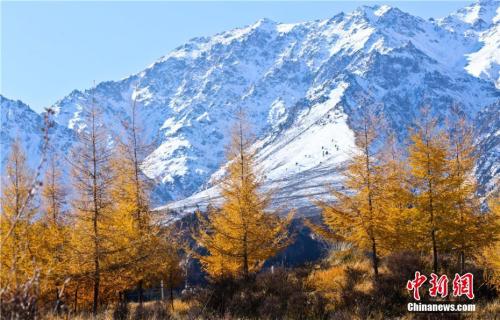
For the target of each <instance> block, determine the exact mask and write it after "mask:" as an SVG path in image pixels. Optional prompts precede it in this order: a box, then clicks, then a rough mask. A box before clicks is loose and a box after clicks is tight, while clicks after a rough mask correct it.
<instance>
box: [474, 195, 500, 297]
mask: <svg viewBox="0 0 500 320" xmlns="http://www.w3.org/2000/svg"><path fill="white" fill-rule="evenodd" d="M488 207H489V212H488V213H486V215H487V216H486V217H487V218H486V219H487V222H488V226H489V229H490V239H491V243H490V244H489V245H488V246H486V247H485V248H483V250H481V255H480V257H479V258H480V259H479V261H480V262H481V265H482V266H483V267H484V269H485V278H486V281H487V283H488V284H489V285H491V286H493V287H495V288H496V289H497V290H500V198H499V196H498V194H496V195H493V196H492V197H491V198H490V200H489V201H488Z"/></svg>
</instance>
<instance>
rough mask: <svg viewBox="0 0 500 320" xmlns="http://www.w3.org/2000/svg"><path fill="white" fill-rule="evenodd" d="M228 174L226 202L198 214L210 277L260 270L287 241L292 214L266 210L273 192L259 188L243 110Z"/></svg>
mask: <svg viewBox="0 0 500 320" xmlns="http://www.w3.org/2000/svg"><path fill="white" fill-rule="evenodd" d="M227 158H228V160H229V164H228V167H227V174H226V176H225V177H224V178H223V179H222V181H221V184H220V185H221V189H222V191H221V193H222V198H223V203H222V205H221V207H220V208H212V209H210V210H209V212H208V217H204V216H203V215H202V214H201V213H200V212H198V219H199V224H200V227H199V232H198V233H197V236H196V240H197V241H198V243H199V245H201V246H202V247H203V248H205V249H206V250H207V251H208V254H207V255H203V256H200V257H199V258H200V260H201V263H202V265H203V268H204V270H205V271H206V272H207V273H208V274H209V275H210V276H211V277H214V278H216V277H221V276H242V277H244V278H247V277H248V276H249V275H250V273H253V272H256V271H258V270H259V269H260V268H261V267H262V265H263V263H264V262H265V261H266V260H267V259H269V258H270V257H272V256H273V255H275V254H276V253H277V252H279V251H280V250H281V249H283V248H284V247H285V246H287V245H288V243H289V240H290V238H289V230H288V229H289V224H290V222H291V219H292V216H293V213H290V214H288V216H287V217H286V218H280V217H279V215H278V212H271V211H270V210H268V208H269V205H270V201H271V196H270V194H265V193H263V192H262V191H261V186H262V180H261V178H260V177H259V176H258V172H257V170H256V168H255V152H254V151H253V150H252V149H251V139H250V138H249V131H248V126H247V124H246V122H245V120H244V116H243V115H242V113H241V112H240V114H239V116H238V122H237V125H236V127H235V128H234V130H233V132H232V135H231V143H230V146H229V148H228V154H227Z"/></svg>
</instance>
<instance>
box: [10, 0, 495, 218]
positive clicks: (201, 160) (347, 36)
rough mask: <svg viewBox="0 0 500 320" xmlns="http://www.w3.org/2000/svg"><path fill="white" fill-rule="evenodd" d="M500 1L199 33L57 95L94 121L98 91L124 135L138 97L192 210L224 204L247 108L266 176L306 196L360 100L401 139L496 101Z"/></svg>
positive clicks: (333, 176) (72, 119) (483, 172)
mask: <svg viewBox="0 0 500 320" xmlns="http://www.w3.org/2000/svg"><path fill="white" fill-rule="evenodd" d="M498 8H499V2H498V1H481V2H477V3H474V4H472V5H471V6H469V7H466V8H464V9H462V10H459V11H458V12H456V13H453V14H451V15H450V16H448V17H445V18H443V19H440V20H433V19H431V20H424V19H421V18H419V17H415V16H412V15H410V14H408V13H405V12H402V11H401V10H399V9H397V8H391V7H389V6H373V7H361V8H359V9H357V10H355V11H354V12H352V13H348V14H345V13H340V14H338V15H335V16H334V17H332V18H331V19H327V20H317V21H310V22H301V23H296V24H281V23H277V22H274V21H271V20H268V19H262V20H259V21H257V22H256V23H254V24H252V25H250V26H247V27H243V28H239V29H235V30H230V31H227V32H223V33H221V34H217V35H214V36H212V37H203V38H195V39H192V40H190V41H189V42H188V43H186V44H184V45H182V46H180V47H178V48H177V49H175V50H173V51H172V52H170V53H169V54H167V55H166V56H164V57H162V58H161V59H159V60H158V61H157V62H155V63H154V64H152V65H151V66H149V67H148V68H146V69H145V70H144V71H142V72H140V73H138V74H135V75H132V76H130V77H128V78H126V79H123V80H120V81H110V82H104V83H101V84H99V85H97V86H96V88H95V89H90V90H87V91H85V92H80V91H73V92H72V93H71V94H69V95H68V96H67V97H65V98H63V99H61V100H60V101H58V102H57V103H56V104H55V105H54V109H55V111H56V115H55V120H56V121H57V123H58V124H59V125H60V126H61V127H66V128H68V129H71V130H84V123H83V121H82V119H81V118H80V115H81V111H82V110H83V108H86V107H88V106H89V105H90V104H91V103H92V99H94V100H95V103H96V104H97V105H98V106H100V108H101V109H102V111H103V116H104V119H105V121H106V123H107V124H108V127H109V129H110V131H112V132H115V133H118V134H119V132H120V130H121V128H120V127H121V121H122V120H124V119H127V118H128V114H129V110H130V106H131V104H132V101H133V100H134V99H136V101H137V106H138V108H139V109H138V110H139V114H140V116H141V122H142V123H143V128H144V129H145V136H146V140H147V141H149V142H153V143H154V144H156V146H157V147H156V149H155V150H154V151H153V152H152V153H151V154H149V156H148V157H147V159H146V160H145V162H144V164H143V170H144V171H145V173H146V174H147V175H148V176H149V177H151V178H152V179H155V180H156V181H157V182H158V186H159V188H160V189H162V190H163V194H164V195H165V199H164V200H165V202H167V201H168V200H178V201H177V202H175V203H174V204H171V205H169V208H177V209H181V208H183V207H186V208H189V207H190V206H191V207H192V206H195V205H197V204H200V203H207V201H216V199H215V198H216V197H217V187H216V186H213V182H214V181H216V179H215V178H216V177H217V176H218V175H220V174H221V170H223V169H220V168H223V165H224V162H225V157H224V146H225V144H226V143H227V140H228V134H227V133H228V130H229V129H230V127H231V126H232V124H233V123H234V121H235V119H234V115H235V114H236V111H237V110H238V109H239V108H240V107H241V108H243V109H244V110H245V111H246V113H247V115H248V116H249V121H250V122H251V123H252V125H253V129H254V131H255V134H256V136H257V137H258V141H257V142H256V144H255V148H256V150H258V157H259V160H260V161H259V162H260V163H261V170H262V172H263V173H264V175H265V176H266V179H267V181H268V183H267V184H266V187H268V188H270V189H273V190H276V197H277V198H278V199H281V201H283V202H287V203H290V201H296V202H297V203H298V205H300V206H303V207H307V203H308V201H309V200H310V198H311V197H315V196H322V195H324V194H326V191H327V188H328V186H330V185H331V184H332V183H335V182H336V181H337V179H338V174H337V172H338V166H339V165H341V164H342V162H343V161H344V160H346V159H347V158H348V157H349V156H350V153H351V151H352V147H353V133H352V131H351V128H352V126H353V125H355V123H356V121H355V120H356V118H357V117H359V115H360V114H361V112H362V108H361V107H360V104H361V101H362V99H370V100H371V101H372V102H373V103H374V104H376V105H378V111H379V112H380V114H381V115H383V116H384V118H385V119H386V120H387V122H388V123H389V125H390V126H391V127H392V128H393V129H394V130H396V131H397V132H398V133H400V135H401V138H403V136H404V135H405V134H407V132H408V127H409V126H410V125H411V123H412V122H413V121H414V120H415V119H416V118H417V117H418V115H419V110H420V108H421V107H422V105H424V104H426V105H428V106H430V107H431V110H432V112H433V113H434V114H435V115H436V116H438V117H441V118H443V117H444V116H446V114H447V113H448V112H449V111H450V109H451V106H452V105H453V104H454V103H455V104H458V105H459V106H460V107H461V108H462V111H463V112H464V113H465V114H466V115H467V116H468V117H469V118H470V119H471V120H474V119H476V118H478V115H479V114H481V116H484V114H485V112H487V111H486V110H490V109H494V110H496V109H498V107H495V106H498V105H495V103H498V101H499V100H500V90H499V88H498V79H499V77H498V70H500V69H499V65H500V59H498V54H499V52H500V51H499V50H497V49H498V44H499V42H500V33H499V32H497V31H498V25H499V17H500V15H499V9H498ZM495 72H496V73H495ZM495 85H497V87H495ZM3 104H4V102H3V100H2V122H3V117H4V116H3V115H4V110H3V109H4V108H3ZM487 106H490V107H487ZM488 108H489V109H488ZM488 114H489V112H488ZM491 121H492V122H491V123H494V121H493V120H491ZM21 128H22V126H21ZM484 130H486V131H488V130H489V131H488V132H484V133H482V135H481V137H485V138H484V139H490V140H488V141H490V142H488V143H487V144H484V145H487V147H485V148H487V149H488V150H492V149H491V148H493V149H495V150H498V141H497V140H498V139H491V137H492V135H493V137H495V136H496V133H495V132H491V130H498V126H496V127H495V128H491V127H489V128H484ZM3 131H4V128H3V127H2V132H3ZM2 143H3V133H2ZM495 163H498V152H485V153H484V156H483V158H482V160H481V161H480V163H479V165H478V171H477V172H478V173H479V174H480V179H482V181H483V182H484V183H485V184H491V182H492V181H496V180H492V178H495V177H497V175H498V172H496V171H498V170H496V171H495V170H490V169H491V167H492V166H491V165H492V164H493V165H494V164H495ZM488 168H490V169H488ZM495 179H496V178H495ZM186 197H190V198H188V199H185V200H182V199H184V198H186Z"/></svg>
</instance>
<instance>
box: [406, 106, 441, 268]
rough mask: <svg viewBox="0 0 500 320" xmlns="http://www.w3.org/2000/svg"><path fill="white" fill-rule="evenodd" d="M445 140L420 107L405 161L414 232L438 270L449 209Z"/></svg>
mask: <svg viewBox="0 0 500 320" xmlns="http://www.w3.org/2000/svg"><path fill="white" fill-rule="evenodd" d="M448 146H449V141H448V139H447V137H446V133H445V132H444V130H442V129H439V128H438V127H437V120H436V119H435V118H432V117H431V116H430V114H429V110H428V109H426V108H424V109H423V110H422V118H421V121H420V123H418V126H417V128H416V131H415V132H414V133H413V134H412V136H411V144H410V147H409V156H408V159H409V164H410V167H411V175H412V177H411V178H412V188H413V189H414V190H415V193H416V195H415V202H414V204H415V206H416V217H415V218H416V219H417V220H416V223H415V226H414V230H415V235H416V236H417V237H418V239H419V241H417V243H420V244H423V247H424V248H423V249H425V250H428V249H430V250H431V252H432V270H433V271H434V273H437V272H438V267H439V260H438V259H439V254H438V250H439V249H440V245H441V246H443V244H444V242H445V236H444V234H443V230H444V229H445V226H444V223H445V222H446V212H447V209H448V208H449V207H448V205H449V201H448V200H449V182H450V180H449V167H448V161H447V160H448V158H447V157H448Z"/></svg>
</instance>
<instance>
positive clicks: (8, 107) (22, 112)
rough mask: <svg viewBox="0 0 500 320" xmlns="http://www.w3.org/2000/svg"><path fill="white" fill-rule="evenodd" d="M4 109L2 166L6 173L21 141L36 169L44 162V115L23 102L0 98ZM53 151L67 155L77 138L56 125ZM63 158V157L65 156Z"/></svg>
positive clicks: (0, 133)
mask: <svg viewBox="0 0 500 320" xmlns="http://www.w3.org/2000/svg"><path fill="white" fill-rule="evenodd" d="M0 106H1V129H0V144H1V148H0V149H1V151H2V154H1V166H2V172H4V171H3V168H4V166H5V163H6V161H7V158H8V156H9V152H10V146H11V145H12V143H13V142H14V140H16V139H18V140H19V141H20V143H21V144H22V146H23V147H24V149H25V152H26V156H27V160H28V164H29V165H30V167H31V168H36V167H37V166H38V164H39V162H40V155H41V150H42V144H43V135H44V128H45V121H44V117H43V116H42V115H39V114H38V113H36V112H34V111H33V110H31V109H30V107H29V106H28V105H26V104H24V103H22V102H21V101H13V100H9V99H7V98H5V97H4V96H2V95H0ZM49 137H50V138H49V139H50V140H49V141H50V145H51V148H54V149H55V150H58V151H59V152H67V151H68V150H69V148H70V147H71V145H72V143H73V141H74V139H75V136H74V132H73V131H72V130H70V129H68V128H66V127H63V126H60V125H57V124H54V126H53V127H52V128H50V130H49ZM61 154H62V153H61Z"/></svg>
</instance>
